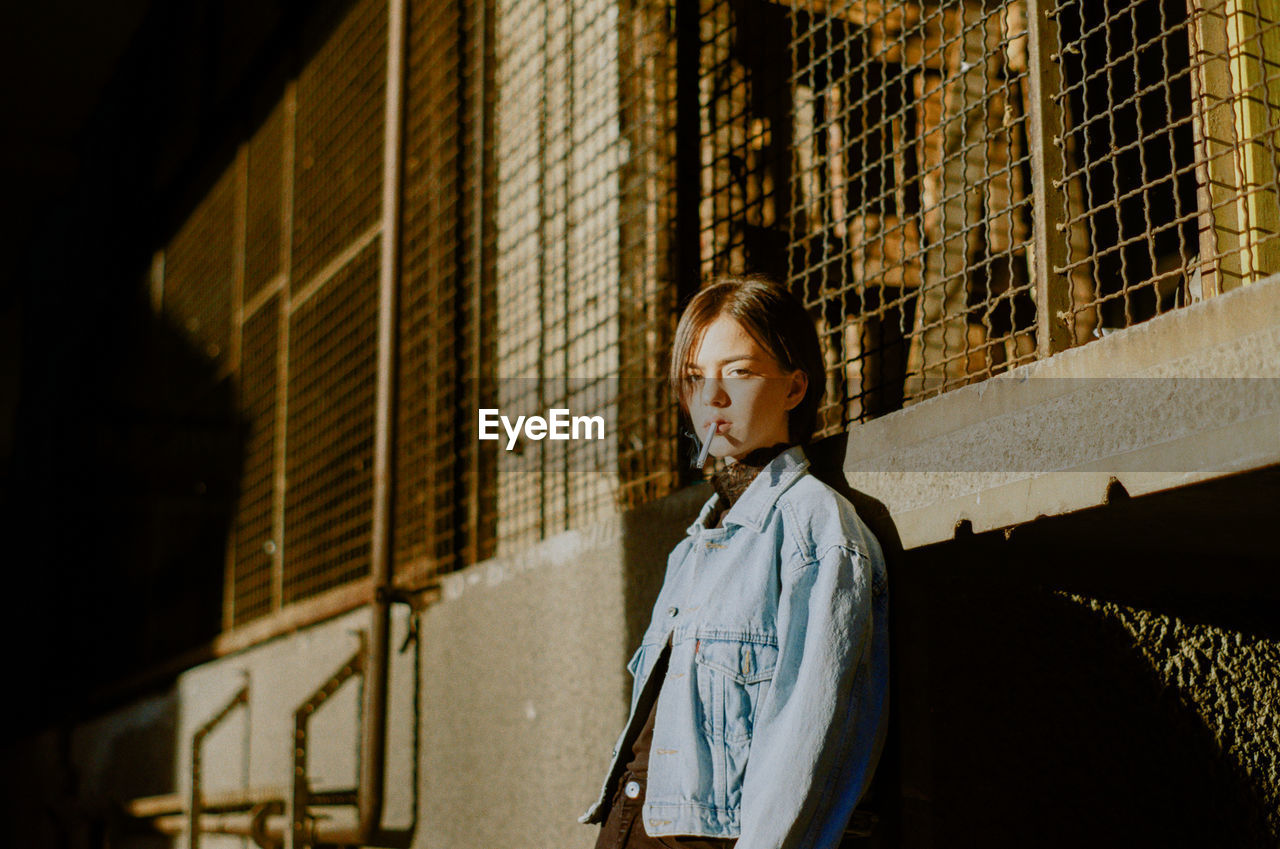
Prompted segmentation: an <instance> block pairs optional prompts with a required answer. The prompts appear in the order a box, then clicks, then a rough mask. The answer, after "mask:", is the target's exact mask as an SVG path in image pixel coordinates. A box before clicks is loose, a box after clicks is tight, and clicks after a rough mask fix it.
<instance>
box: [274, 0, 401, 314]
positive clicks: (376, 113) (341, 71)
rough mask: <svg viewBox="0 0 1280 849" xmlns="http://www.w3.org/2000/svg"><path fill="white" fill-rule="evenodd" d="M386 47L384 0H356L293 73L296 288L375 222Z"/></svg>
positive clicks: (377, 206)
mask: <svg viewBox="0 0 1280 849" xmlns="http://www.w3.org/2000/svg"><path fill="white" fill-rule="evenodd" d="M386 49H387V8H386V0H360V2H357V3H355V4H354V5H353V6H352V7H351V9H350V11H349V12H347V13H346V14H345V15H344V16H343V17H342V19H341V20H340V21H339V22H338V23H337V26H336V27H335V28H334V29H333V30H332V32H331V33H329V34H327V35H326V36H325V38H324V39H323V41H322V42H321V44H320V45H319V47H318V49H317V50H316V52H315V54H314V56H312V58H311V59H310V61H308V63H307V64H306V66H305V67H304V68H303V69H302V72H301V73H300V74H299V75H298V86H297V92H298V93H297V119H296V120H297V125H296V133H297V141H296V146H297V147H296V152H295V155H294V198H293V269H292V274H293V280H294V286H295V289H296V288H298V287H300V286H304V285H306V283H307V282H308V281H309V280H310V279H311V278H312V276H313V275H314V274H315V273H316V272H318V271H319V270H320V269H321V268H323V267H324V266H325V264H326V263H328V262H329V261H330V260H332V259H334V258H335V257H336V256H337V255H338V254H339V253H340V252H341V251H342V250H343V249H344V248H347V247H349V246H350V244H351V243H352V241H353V240H354V239H355V238H356V236H358V235H359V234H360V233H361V232H363V231H365V230H366V229H368V228H369V227H370V226H372V225H375V224H376V223H377V222H378V216H379V212H380V209H381V207H380V203H381V197H382V135H383V125H382V122H383V120H384V112H385V109H384V102H383V101H384V99H385V96H384V92H385V87H386Z"/></svg>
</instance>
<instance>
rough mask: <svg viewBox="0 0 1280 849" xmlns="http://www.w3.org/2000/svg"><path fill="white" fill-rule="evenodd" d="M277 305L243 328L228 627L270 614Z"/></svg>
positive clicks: (266, 308)
mask: <svg viewBox="0 0 1280 849" xmlns="http://www.w3.org/2000/svg"><path fill="white" fill-rule="evenodd" d="M279 329H280V300H279V298H274V297H273V298H271V299H270V300H268V301H267V302H266V303H265V304H264V305H263V306H262V308H261V309H259V310H258V311H257V312H255V313H254V314H253V315H251V316H249V317H248V318H247V319H246V320H245V322H244V326H243V329H242V333H243V342H242V345H243V349H242V353H241V362H242V363H243V366H242V368H241V371H240V399H239V403H240V410H241V415H242V416H243V417H244V420H245V438H244V440H243V452H244V466H243V469H242V471H241V476H240V499H239V504H238V507H237V511H236V521H235V559H234V564H233V569H232V583H233V588H232V612H231V624H232V625H243V624H244V623H246V622H249V621H251V620H253V619H256V618H258V617H260V616H263V615H265V614H267V613H270V612H271V608H272V576H273V575H274V572H275V560H276V554H277V550H278V544H277V542H276V540H275V539H274V532H273V528H274V515H275V492H276V490H275V472H276V459H277V458H276V450H275V443H276V416H277V409H276V394H277V385H276V384H277V380H278V378H279V375H278V374H277V371H278V370H277V367H276V364H277V351H278V345H279V336H280V333H279Z"/></svg>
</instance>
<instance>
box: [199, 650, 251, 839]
mask: <svg viewBox="0 0 1280 849" xmlns="http://www.w3.org/2000/svg"><path fill="white" fill-rule="evenodd" d="M248 704H249V676H248V675H247V674H246V675H245V682H244V684H243V685H242V686H241V687H240V689H239V690H237V691H236V693H235V695H233V696H232V697H231V698H230V699H229V700H228V701H227V703H226V704H225V705H223V706H222V708H220V709H219V710H218V712H217V713H215V714H214V715H213V716H212V717H211V718H210V719H209V720H208V721H207V722H205V723H204V724H203V725H201V726H200V727H199V728H198V729H196V733H195V734H194V735H192V737H191V787H190V790H189V795H188V798H187V833H188V834H189V835H190V839H189V843H188V846H189V847H190V849H199V846H200V816H201V814H202V813H203V805H204V799H203V794H202V793H201V789H202V788H201V759H200V747H201V744H203V743H204V738H206V737H208V736H209V734H210V733H212V732H213V730H214V729H215V728H217V727H218V726H219V725H221V724H222V722H223V720H225V719H226V718H227V717H228V716H230V715H231V713H232V711H234V710H235V709H236V708H238V707H240V706H242V705H243V706H245V707H247V706H248Z"/></svg>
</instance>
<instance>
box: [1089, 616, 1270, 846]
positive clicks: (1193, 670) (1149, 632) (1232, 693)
mask: <svg viewBox="0 0 1280 849" xmlns="http://www.w3.org/2000/svg"><path fill="white" fill-rule="evenodd" d="M1068 598H1070V599H1071V601H1073V602H1075V603H1078V604H1081V605H1083V606H1085V607H1086V608H1087V609H1088V610H1089V611H1091V612H1092V613H1094V614H1096V615H1097V616H1098V617H1099V619H1100V620H1102V621H1103V622H1105V623H1108V624H1113V625H1118V626H1119V627H1120V628H1122V629H1124V631H1125V633H1127V634H1128V635H1129V636H1130V637H1131V638H1132V641H1133V642H1132V646H1133V651H1134V652H1135V654H1136V655H1137V656H1139V657H1141V658H1142V659H1143V660H1145V661H1146V662H1147V663H1148V664H1150V668H1151V671H1152V673H1153V674H1154V675H1155V677H1156V678H1157V679H1158V680H1159V681H1160V683H1161V685H1162V686H1163V687H1164V688H1165V694H1166V698H1168V699H1170V700H1172V701H1173V702H1175V703H1176V704H1177V705H1178V706H1179V708H1181V709H1182V710H1185V712H1186V713H1187V714H1188V716H1194V717H1196V718H1197V719H1198V720H1199V721H1200V723H1202V724H1203V727H1204V730H1205V731H1207V732H1208V733H1209V734H1210V735H1211V736H1212V739H1213V742H1214V744H1215V745H1216V747H1217V748H1218V749H1219V751H1220V752H1221V754H1222V763H1223V771H1224V773H1225V775H1224V778H1225V780H1227V781H1230V782H1232V783H1234V784H1236V785H1238V786H1239V787H1241V788H1242V791H1241V792H1242V793H1247V794H1248V795H1251V796H1253V797H1254V798H1255V800H1256V803H1257V804H1256V807H1255V808H1254V810H1255V816H1254V817H1250V818H1248V819H1247V820H1246V821H1245V822H1244V823H1241V825H1242V826H1247V828H1248V830H1249V833H1251V834H1252V836H1253V837H1254V838H1256V839H1257V841H1258V843H1259V845H1265V844H1266V842H1268V841H1269V840H1270V839H1277V840H1280V624H1277V623H1276V622H1275V621H1271V622H1264V621H1261V620H1259V619H1258V618H1257V617H1255V616H1249V615H1246V616H1244V617H1236V621H1235V622H1233V623H1232V624H1229V625H1228V624H1219V623H1216V622H1196V621H1188V620H1187V619H1185V618H1183V617H1180V616H1178V615H1175V614H1171V613H1167V612H1162V611H1156V610H1147V609H1143V608H1141V607H1135V606H1130V605H1125V604H1118V603H1116V602H1113V601H1105V600H1100V599H1096V598H1087V597H1083V596H1080V595H1075V594H1071V595H1069V596H1068Z"/></svg>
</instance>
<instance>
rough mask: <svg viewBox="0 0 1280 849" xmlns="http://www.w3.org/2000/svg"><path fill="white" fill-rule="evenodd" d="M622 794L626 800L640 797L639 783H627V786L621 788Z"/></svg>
mask: <svg viewBox="0 0 1280 849" xmlns="http://www.w3.org/2000/svg"><path fill="white" fill-rule="evenodd" d="M622 792H623V793H626V794H627V798H628V799H634V798H635V797H637V796H639V795H640V783H639V782H637V781H628V782H627V786H626V787H624V788H622Z"/></svg>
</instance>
